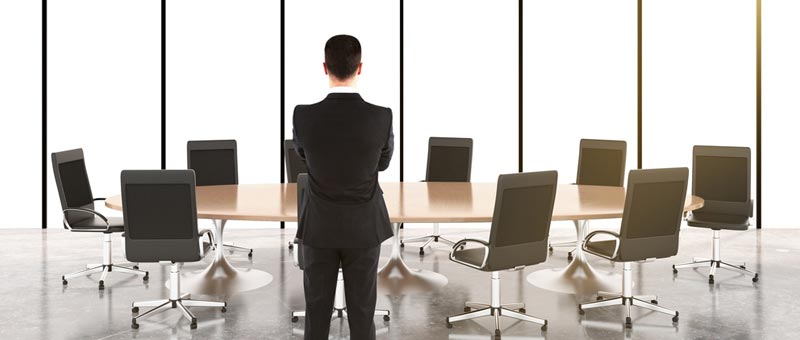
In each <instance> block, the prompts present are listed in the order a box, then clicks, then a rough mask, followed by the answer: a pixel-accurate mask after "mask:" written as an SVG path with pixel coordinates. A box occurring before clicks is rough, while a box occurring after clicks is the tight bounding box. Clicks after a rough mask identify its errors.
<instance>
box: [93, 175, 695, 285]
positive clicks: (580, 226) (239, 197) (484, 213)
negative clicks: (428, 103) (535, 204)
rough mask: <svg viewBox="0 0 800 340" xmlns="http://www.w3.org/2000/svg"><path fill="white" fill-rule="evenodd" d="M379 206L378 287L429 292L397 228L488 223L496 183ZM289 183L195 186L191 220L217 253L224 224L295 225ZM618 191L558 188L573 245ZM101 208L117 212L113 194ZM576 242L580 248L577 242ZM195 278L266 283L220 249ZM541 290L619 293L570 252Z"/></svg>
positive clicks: (405, 192)
mask: <svg viewBox="0 0 800 340" xmlns="http://www.w3.org/2000/svg"><path fill="white" fill-rule="evenodd" d="M381 188H382V189H383V195H384V199H385V201H386V207H387V209H388V210H389V216H390V219H391V221H392V227H393V229H394V235H395V236H394V237H393V240H392V252H391V256H390V258H389V260H388V262H386V264H384V265H383V266H382V267H381V268H380V270H379V271H378V278H379V280H378V282H379V285H380V286H381V288H382V289H385V290H388V291H389V292H391V293H392V294H410V293H419V292H423V293H424V292H429V291H431V290H433V289H436V288H440V287H442V286H444V285H446V284H447V278H446V277H445V276H444V275H441V274H439V273H435V272H432V271H427V270H420V269H413V268H410V267H409V266H408V265H407V264H406V263H405V262H404V261H403V258H402V257H401V251H400V238H399V227H400V223H404V222H407V223H457V222H491V221H492V214H493V212H494V199H495V194H496V190H497V189H496V188H497V187H496V183H455V182H402V183H381ZM296 195H297V192H296V184H294V183H284V184H239V185H219V186H202V187H197V216H198V218H202V219H211V220H214V226H215V227H216V230H215V234H216V240H215V241H216V243H217V245H218V246H217V249H221V247H220V246H219V245H221V244H222V240H223V231H224V226H225V221H228V220H248V221H285V222H294V221H297V196H296ZM624 202H625V188H623V187H605V186H590V185H571V184H560V185H558V190H557V192H556V202H555V207H554V209H553V221H574V223H575V226H576V230H577V240H578V241H581V240H582V239H583V237H584V233H585V226H586V221H588V220H596V219H611V218H621V217H622V210H623V206H624ZM703 203H704V202H703V199H702V198H700V197H696V196H689V197H687V198H686V204H685V207H684V210H685V211H691V210H695V209H699V208H701V207H702V206H703ZM106 206H107V207H109V208H111V209H115V210H122V201H121V197H120V196H119V195H117V196H113V197H110V198H109V199H107V200H106ZM579 244H580V243H579ZM215 253H216V254H215V257H214V260H213V261H212V262H211V264H209V265H208V267H207V268H206V269H205V270H203V271H202V273H201V274H199V275H194V276H192V277H188V278H187V279H185V280H182V281H183V282H182V286H183V287H182V288H184V290H185V291H187V292H191V293H195V294H212V295H227V294H231V293H236V292H241V291H247V290H252V289H256V288H259V287H262V286H265V285H267V284H269V282H270V281H271V280H272V277H271V276H270V275H269V274H268V273H266V272H263V271H258V270H247V271H245V270H238V269H236V268H234V267H233V266H232V265H231V264H230V263H229V262H228V261H227V260H226V259H225V255H224V252H223V251H216V252H215ZM528 281H529V282H530V283H531V284H533V285H535V286H538V287H540V288H543V289H547V290H551V291H557V292H562V293H578V294H593V293H596V292H597V291H618V290H620V284H621V279H620V278H619V277H618V276H617V275H616V274H613V273H600V272H598V271H597V270H595V269H593V268H592V267H591V266H590V265H589V263H588V262H587V261H586V258H585V255H584V253H583V251H582V250H581V248H580V247H577V249H576V251H575V255H574V257H573V260H572V261H571V262H570V264H569V265H568V266H567V267H566V268H563V269H559V270H554V269H544V270H539V271H536V272H533V273H531V274H530V275H529V277H528Z"/></svg>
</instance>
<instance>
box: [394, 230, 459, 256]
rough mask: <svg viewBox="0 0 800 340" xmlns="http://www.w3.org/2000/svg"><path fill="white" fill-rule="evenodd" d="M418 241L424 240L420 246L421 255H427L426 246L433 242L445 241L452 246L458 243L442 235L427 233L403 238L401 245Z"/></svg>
mask: <svg viewBox="0 0 800 340" xmlns="http://www.w3.org/2000/svg"><path fill="white" fill-rule="evenodd" d="M417 242H424V243H423V244H422V246H420V247H419V254H420V255H425V247H427V246H428V245H429V244H431V242H437V243H444V244H446V245H449V246H451V247H452V246H454V245H455V244H456V243H455V242H453V241H451V240H448V239H446V238H444V237H443V236H441V235H427V236H420V237H414V238H409V239H405V240H402V241H400V247H403V248H405V246H406V243H417Z"/></svg>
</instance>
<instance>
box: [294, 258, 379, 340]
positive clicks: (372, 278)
mask: <svg viewBox="0 0 800 340" xmlns="http://www.w3.org/2000/svg"><path fill="white" fill-rule="evenodd" d="M380 253H381V248H380V246H375V247H372V248H344V249H336V248H315V247H310V246H306V245H303V263H304V265H303V266H304V269H303V284H304V290H305V297H306V317H305V322H306V324H305V339H306V340H317V339H328V333H329V331H330V327H331V313H332V312H333V300H334V295H335V293H336V279H337V277H338V274H339V268H340V267H341V268H342V274H343V275H344V296H345V303H346V306H347V315H348V318H347V323H348V324H349V325H350V339H352V340H372V339H375V321H374V316H375V301H376V298H377V283H378V259H379V257H380Z"/></svg>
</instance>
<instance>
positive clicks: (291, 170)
mask: <svg viewBox="0 0 800 340" xmlns="http://www.w3.org/2000/svg"><path fill="white" fill-rule="evenodd" d="M283 155H284V160H285V161H286V177H287V178H288V180H289V183H296V182H297V175H299V174H300V173H303V172H306V173H307V172H308V167H307V166H306V161H304V160H303V159H302V158H300V155H298V154H297V151H295V148H294V141H293V140H291V139H287V140H284V141H283Z"/></svg>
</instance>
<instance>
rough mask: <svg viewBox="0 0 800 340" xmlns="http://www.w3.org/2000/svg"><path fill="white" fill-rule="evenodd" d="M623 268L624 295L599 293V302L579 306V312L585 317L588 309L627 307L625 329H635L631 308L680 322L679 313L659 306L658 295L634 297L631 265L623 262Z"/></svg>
mask: <svg viewBox="0 0 800 340" xmlns="http://www.w3.org/2000/svg"><path fill="white" fill-rule="evenodd" d="M622 265H623V267H622V293H607V292H598V293H597V301H594V302H587V303H582V304H580V305H578V312H579V313H580V314H581V315H584V314H585V313H586V312H585V310H587V309H592V308H601V307H608V306H616V305H623V306H625V328H631V327H633V322H632V320H631V306H636V307H640V308H644V309H648V310H652V311H655V312H659V313H664V314H668V315H672V322H678V312H677V311H674V310H671V309H667V308H664V307H661V306H659V305H658V296H656V295H635V296H634V295H633V294H632V290H633V276H632V275H631V263H630V262H623V264H622Z"/></svg>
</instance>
